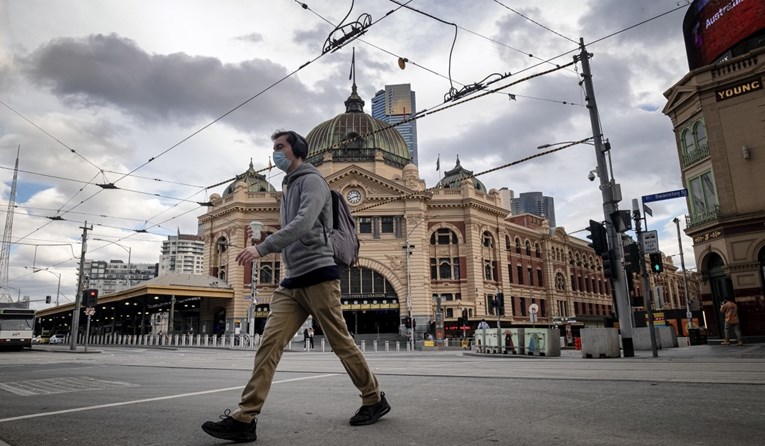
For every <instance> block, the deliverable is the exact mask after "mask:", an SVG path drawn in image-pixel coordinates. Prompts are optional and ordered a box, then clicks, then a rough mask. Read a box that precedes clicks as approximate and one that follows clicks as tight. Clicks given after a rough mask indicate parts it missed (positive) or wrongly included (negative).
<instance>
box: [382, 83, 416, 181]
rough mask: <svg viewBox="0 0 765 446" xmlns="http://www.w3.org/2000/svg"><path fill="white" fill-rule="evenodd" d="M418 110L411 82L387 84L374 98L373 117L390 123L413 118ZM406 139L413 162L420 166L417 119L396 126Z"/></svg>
mask: <svg viewBox="0 0 765 446" xmlns="http://www.w3.org/2000/svg"><path fill="white" fill-rule="evenodd" d="M416 112H417V103H416V101H415V94H414V92H413V91H412V87H411V85H410V84H397V85H386V86H385V89H384V90H380V91H378V92H377V94H376V95H375V97H373V98H372V117H373V118H376V119H379V120H381V121H385V122H387V123H388V124H398V123H399V122H401V121H403V120H405V119H407V118H411V117H412V115H414V113H416ZM394 128H395V129H396V130H398V132H399V133H400V134H401V136H402V137H403V138H404V141H406V145H407V146H408V147H409V153H410V154H411V155H412V163H413V164H414V165H415V166H418V167H419V164H418V158H417V121H410V122H407V123H405V124H400V125H397V126H396V127H394Z"/></svg>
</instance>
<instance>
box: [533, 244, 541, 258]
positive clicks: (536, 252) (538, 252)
mask: <svg viewBox="0 0 765 446" xmlns="http://www.w3.org/2000/svg"><path fill="white" fill-rule="evenodd" d="M534 251H535V255H536V256H537V258H538V259H541V258H542V249H541V248H540V247H539V243H534Z"/></svg>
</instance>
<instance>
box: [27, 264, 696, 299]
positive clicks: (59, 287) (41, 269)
mask: <svg viewBox="0 0 765 446" xmlns="http://www.w3.org/2000/svg"><path fill="white" fill-rule="evenodd" d="M26 268H27V269H30V268H29V267H26ZM31 269H32V272H35V273H36V272H40V271H45V272H48V273H51V274H53V275H55V276H57V277H58V286H57V287H56V306H58V299H59V296H61V274H59V273H54V272H53V271H51V270H49V269H48V268H36V267H34V266H33V267H32V268H31ZM683 269H685V268H683Z"/></svg>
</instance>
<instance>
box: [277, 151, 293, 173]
mask: <svg viewBox="0 0 765 446" xmlns="http://www.w3.org/2000/svg"><path fill="white" fill-rule="evenodd" d="M273 158H274V164H276V167H278V168H279V169H280V170H283V171H284V172H286V171H287V169H289V168H290V165H291V164H292V161H290V160H288V159H287V155H285V154H284V151H283V150H280V151H278V152H274V154H273Z"/></svg>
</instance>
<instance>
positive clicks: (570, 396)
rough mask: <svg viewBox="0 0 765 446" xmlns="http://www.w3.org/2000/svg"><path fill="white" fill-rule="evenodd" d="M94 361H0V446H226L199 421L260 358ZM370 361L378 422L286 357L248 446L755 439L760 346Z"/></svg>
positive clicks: (108, 351) (759, 421)
mask: <svg viewBox="0 0 765 446" xmlns="http://www.w3.org/2000/svg"><path fill="white" fill-rule="evenodd" d="M95 350H96V351H98V353H87V354H85V353H72V352H68V347H58V346H48V347H45V349H44V350H43V349H42V348H41V347H35V349H34V350H33V351H23V352H18V353H16V352H2V353H0V446H5V445H12V446H25V445H30V446H31V445H34V446H43V445H83V446H87V445H104V444H108V445H218V444H227V442H224V441H220V440H216V439H214V438H212V437H209V436H207V435H206V434H205V433H204V432H202V431H201V429H200V428H199V426H200V425H201V424H202V423H203V422H204V421H206V420H216V419H217V417H218V415H220V414H221V413H222V412H223V410H224V409H227V408H230V409H233V408H235V407H236V403H237V401H238V399H239V395H240V392H241V389H242V387H243V385H244V383H245V382H246V380H247V379H248V377H249V372H250V368H251V365H252V358H253V355H254V353H253V352H246V351H234V350H203V349H192V348H186V349H183V348H181V349H172V350H171V349H155V348H131V347H109V348H101V347H96V348H95ZM91 351H93V348H91ZM367 358H368V360H369V363H370V365H371V366H372V367H373V369H374V370H375V372H376V373H377V374H378V377H379V380H380V382H381V384H382V387H383V390H384V391H385V392H386V395H387V397H388V400H389V402H390V403H391V405H392V407H393V409H392V411H391V413H390V414H388V415H387V416H386V417H384V418H383V419H382V420H381V421H380V422H379V423H377V424H375V425H372V426H363V427H353V426H350V425H349V424H348V419H349V418H350V416H351V415H353V413H354V412H355V411H356V409H357V408H358V406H359V404H360V399H359V398H358V396H357V392H356V389H355V388H354V387H353V385H352V384H351V382H350V380H349V378H348V377H347V375H345V373H344V371H343V368H342V366H341V365H340V363H339V361H338V360H337V359H336V357H335V356H334V355H333V354H332V353H316V352H310V353H306V352H286V353H285V355H284V357H283V360H282V362H281V364H280V366H279V369H278V372H277V374H276V377H275V381H274V385H273V386H272V388H271V393H270V395H269V399H268V401H267V403H266V406H265V407H264V412H263V413H262V414H261V416H260V417H259V424H258V441H257V443H255V444H270V445H290V446H294V445H473V444H486V443H490V444H498V445H511V444H512V445H551V444H566V445H617V444H618V445H677V444H683V445H759V444H763V434H765V422H763V420H764V419H765V345H751V346H745V347H724V346H694V347H691V348H685V349H672V350H664V351H660V357H659V358H652V357H651V356H650V352H648V353H643V352H639V353H638V357H636V358H629V359H582V358H581V357H578V356H577V352H572V351H564V353H563V356H562V357H560V358H501V359H500V358H496V357H485V356H471V355H466V354H463V352H461V351H446V352H414V353H367Z"/></svg>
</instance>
